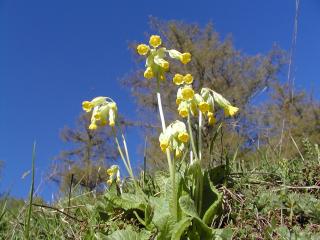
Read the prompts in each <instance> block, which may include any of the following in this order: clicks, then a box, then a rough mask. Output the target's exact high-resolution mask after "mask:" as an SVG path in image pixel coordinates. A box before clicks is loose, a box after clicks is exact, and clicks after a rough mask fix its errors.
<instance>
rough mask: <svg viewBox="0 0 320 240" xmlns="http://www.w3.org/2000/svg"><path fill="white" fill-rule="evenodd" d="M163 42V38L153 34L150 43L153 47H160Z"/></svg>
mask: <svg viewBox="0 0 320 240" xmlns="http://www.w3.org/2000/svg"><path fill="white" fill-rule="evenodd" d="M161 43H162V40H161V38H160V36H159V35H151V37H150V40H149V44H150V45H151V46H152V47H154V48H156V47H159V46H160V45H161Z"/></svg>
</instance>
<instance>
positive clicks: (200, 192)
mask: <svg viewBox="0 0 320 240" xmlns="http://www.w3.org/2000/svg"><path fill="white" fill-rule="evenodd" d="M198 131H199V132H198V156H199V165H200V167H199V169H200V172H199V176H198V178H197V179H198V181H199V188H198V191H199V192H198V196H199V200H198V213H199V215H201V212H202V199H203V174H202V168H201V159H202V135H201V133H202V132H201V131H202V112H201V111H199V127H198Z"/></svg>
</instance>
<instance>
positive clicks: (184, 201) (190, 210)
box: [179, 195, 212, 239]
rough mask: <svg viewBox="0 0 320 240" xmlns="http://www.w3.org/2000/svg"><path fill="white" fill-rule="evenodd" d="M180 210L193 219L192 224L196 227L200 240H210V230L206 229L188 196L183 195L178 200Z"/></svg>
mask: <svg viewBox="0 0 320 240" xmlns="http://www.w3.org/2000/svg"><path fill="white" fill-rule="evenodd" d="M179 203H180V207H181V210H182V211H183V212H184V213H185V214H187V215H189V216H191V217H192V218H193V222H194V224H195V226H196V227H197V230H198V233H199V235H200V238H201V239H210V238H211V236H212V229H211V228H210V227H208V226H207V225H206V224H205V223H204V222H203V221H202V219H201V218H199V215H198V213H197V210H196V207H195V204H194V201H193V200H192V199H191V198H190V196H189V195H184V196H182V197H180V199H179Z"/></svg>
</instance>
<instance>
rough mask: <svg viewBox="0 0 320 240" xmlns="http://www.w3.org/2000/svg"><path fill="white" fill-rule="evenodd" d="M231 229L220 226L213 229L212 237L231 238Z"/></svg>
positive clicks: (218, 239)
mask: <svg viewBox="0 0 320 240" xmlns="http://www.w3.org/2000/svg"><path fill="white" fill-rule="evenodd" d="M232 235H233V231H232V229H231V228H221V229H214V230H213V239H215V240H231V239H232Z"/></svg>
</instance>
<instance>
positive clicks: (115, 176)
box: [107, 165, 121, 185]
mask: <svg viewBox="0 0 320 240" xmlns="http://www.w3.org/2000/svg"><path fill="white" fill-rule="evenodd" d="M107 174H108V175H109V179H108V180H107V183H108V184H109V185H111V184H112V183H113V181H114V180H115V181H116V183H120V181H121V179H120V170H119V166H118V165H112V166H111V167H110V168H109V169H108V170H107Z"/></svg>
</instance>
